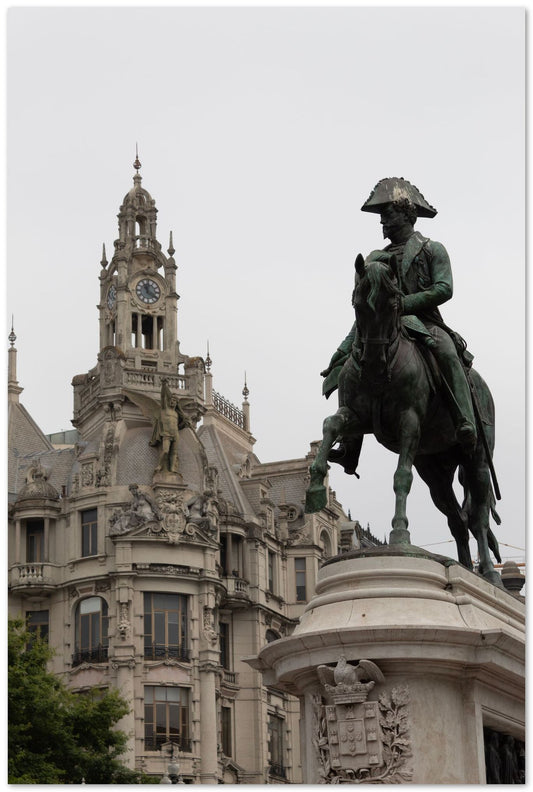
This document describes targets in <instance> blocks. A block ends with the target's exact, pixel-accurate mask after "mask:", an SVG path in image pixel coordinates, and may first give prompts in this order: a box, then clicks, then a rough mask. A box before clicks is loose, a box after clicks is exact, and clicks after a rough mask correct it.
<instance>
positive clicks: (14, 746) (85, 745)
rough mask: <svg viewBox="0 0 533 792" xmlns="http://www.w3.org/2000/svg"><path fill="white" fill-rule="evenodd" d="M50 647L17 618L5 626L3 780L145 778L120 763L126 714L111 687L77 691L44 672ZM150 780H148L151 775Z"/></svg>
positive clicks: (130, 780)
mask: <svg viewBox="0 0 533 792" xmlns="http://www.w3.org/2000/svg"><path fill="white" fill-rule="evenodd" d="M51 656H52V651H51V650H50V649H49V647H48V645H47V644H46V643H45V642H44V641H42V640H41V639H39V638H37V637H35V636H34V635H30V634H29V633H28V632H27V630H26V628H25V625H24V623H23V622H22V621H20V620H10V622H9V628H8V718H9V729H8V776H9V778H8V781H9V783H11V784H62V783H67V784H76V783H78V784H79V783H80V782H81V779H82V777H83V778H84V779H85V782H86V783H87V784H109V783H111V784H128V783H143V782H146V781H149V779H148V778H147V777H146V776H143V774H141V773H137V772H135V771H133V770H129V769H128V768H127V767H125V766H124V765H123V764H122V762H121V761H120V758H119V757H120V756H121V755H122V754H123V753H124V752H125V750H126V740H127V737H126V734H125V733H124V732H121V731H118V730H115V729H113V726H114V725H115V724H116V723H117V722H118V721H119V720H120V719H121V718H122V717H123V716H124V715H126V713H127V712H129V705H128V704H127V702H126V701H125V700H124V699H123V698H121V696H120V695H119V694H118V692H117V691H116V690H112V691H109V692H102V691H98V690H97V691H93V692H89V693H87V694H76V693H73V692H72V691H70V690H69V689H68V688H67V687H66V685H65V684H64V682H63V681H62V680H60V679H58V677H56V676H55V675H54V674H52V673H50V672H49V671H48V670H47V662H48V660H49V659H50V658H51ZM150 780H151V779H150Z"/></svg>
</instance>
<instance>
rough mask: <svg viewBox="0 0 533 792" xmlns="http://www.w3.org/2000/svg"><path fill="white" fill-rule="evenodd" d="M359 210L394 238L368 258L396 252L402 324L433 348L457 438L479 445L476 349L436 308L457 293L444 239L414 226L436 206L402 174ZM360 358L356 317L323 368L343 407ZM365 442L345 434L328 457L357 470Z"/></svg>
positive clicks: (464, 443)
mask: <svg viewBox="0 0 533 792" xmlns="http://www.w3.org/2000/svg"><path fill="white" fill-rule="evenodd" d="M361 210H362V211H363V212H373V213H376V214H379V215H380V217H381V220H380V222H381V225H382V226H383V236H384V238H388V239H390V243H391V244H390V245H388V246H387V247H385V248H384V250H383V251H375V252H374V253H373V254H371V255H370V257H369V258H382V257H385V258H387V256H390V255H392V254H394V255H395V256H396V259H397V261H398V272H399V279H400V283H399V284H398V285H399V287H400V289H401V291H402V292H403V295H404V296H403V298H402V299H403V304H402V315H403V316H402V324H403V326H404V328H405V329H406V330H407V332H408V333H409V335H411V336H413V337H414V338H415V339H416V340H417V341H418V342H424V343H425V344H426V345H427V346H428V347H429V348H430V349H431V351H432V353H433V355H434V357H435V359H436V361H437V364H438V367H439V370H440V374H441V378H442V379H443V381H444V382H443V390H444V393H445V398H446V402H447V404H448V406H449V409H450V413H451V415H452V418H453V422H454V425H455V431H456V438H457V441H458V443H459V444H460V445H461V446H462V447H463V448H464V449H465V450H466V451H470V450H472V449H473V448H474V447H475V444H476V440H477V434H476V422H475V417H474V411H473V407H472V399H471V395H470V387H469V385H468V382H467V378H466V374H465V368H464V367H465V366H466V367H469V366H470V365H471V363H472V355H470V353H469V352H467V351H466V344H465V342H464V341H463V339H462V338H460V336H458V335H457V334H456V333H454V332H453V331H452V330H451V329H450V328H448V327H447V326H446V325H445V324H444V322H443V320H442V316H441V314H440V311H439V309H438V306H439V305H441V304H442V303H444V302H446V301H447V300H449V299H450V298H451V296H452V294H453V282H452V271H451V266H450V259H449V256H448V253H447V252H446V249H445V247H444V246H443V245H441V244H440V242H434V241H432V240H430V239H428V238H427V237H424V236H422V234H420V233H419V232H418V231H415V230H414V224H415V222H416V220H417V218H418V217H435V215H436V214H437V211H436V209H434V208H433V207H432V206H430V205H429V204H428V203H427V201H426V200H425V198H424V196H423V195H422V194H421V193H420V192H419V191H418V189H417V188H416V187H415V186H414V185H412V184H410V182H408V181H406V180H405V179H399V178H391V179H382V180H381V181H380V182H378V184H377V185H376V186H375V188H374V189H373V191H372V193H371V194H370V197H369V198H368V200H367V201H366V202H365V203H364V204H363V206H362V207H361ZM360 358H361V349H360V345H359V341H358V335H357V321H356V322H355V323H354V325H353V327H352V329H351V331H350V333H349V334H348V335H347V336H346V338H345V339H344V341H343V342H342V343H341V344H340V346H339V347H338V349H337V350H336V352H335V353H334V355H333V357H332V358H331V361H330V363H329V366H328V367H327V369H325V370H324V371H322V372H321V373H322V376H323V377H325V380H324V383H323V389H322V390H323V393H324V395H325V396H326V398H327V397H328V396H329V395H330V394H331V393H332V392H333V391H334V390H335V389H336V388H337V387H338V389H339V407H343V406H349V405H350V403H353V396H354V394H355V393H356V392H357V387H358V382H359V376H360ZM361 444H362V437H361V438H360V439H358V440H347V439H345V440H344V441H343V442H342V443H341V445H340V447H339V448H338V449H335V450H332V451H331V452H330V455H329V459H330V460H331V461H335V462H338V463H339V464H341V465H342V466H343V467H344V469H345V470H346V472H347V473H355V470H356V468H357V463H358V460H359V453H360V450H361Z"/></svg>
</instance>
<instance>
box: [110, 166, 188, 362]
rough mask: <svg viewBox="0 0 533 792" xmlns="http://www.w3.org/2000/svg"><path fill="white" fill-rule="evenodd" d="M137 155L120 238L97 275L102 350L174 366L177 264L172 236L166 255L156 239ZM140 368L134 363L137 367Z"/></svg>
mask: <svg viewBox="0 0 533 792" xmlns="http://www.w3.org/2000/svg"><path fill="white" fill-rule="evenodd" d="M140 167H141V163H140V162H139V158H138V157H137V158H136V159H135V163H134V168H135V170H136V173H135V176H134V177H133V187H132V188H131V190H130V191H129V192H128V193H127V195H126V196H125V197H124V201H123V202H122V206H121V207H120V210H119V214H118V229H119V237H118V239H116V240H115V253H114V255H113V258H112V259H111V262H110V263H109V264H108V263H107V260H106V256H105V250H104V254H103V257H102V262H101V263H102V268H103V269H102V273H101V275H100V305H99V310H100V350H103V349H104V348H105V347H107V346H114V347H117V348H119V349H120V350H121V351H122V352H124V353H125V355H126V357H127V358H130V359H131V362H132V363H134V362H135V361H139V359H140V358H143V359H144V360H146V361H152V362H153V361H158V362H160V363H161V364H162V365H163V367H164V368H169V367H170V368H172V367H175V366H176V365H177V364H178V361H179V345H178V342H177V302H178V294H177V293H176V269H177V267H176V263H175V261H174V259H173V254H174V252H175V251H174V248H173V246H172V234H171V236H170V245H169V249H168V257H167V256H165V254H164V253H163V252H162V250H161V244H160V243H159V242H158V240H157V236H156V229H157V209H156V206H155V201H154V199H153V198H152V196H151V195H150V193H149V192H148V191H147V190H145V189H144V188H143V187H142V186H141V181H142V178H141V175H140V173H139V170H140ZM137 367H138V365H137Z"/></svg>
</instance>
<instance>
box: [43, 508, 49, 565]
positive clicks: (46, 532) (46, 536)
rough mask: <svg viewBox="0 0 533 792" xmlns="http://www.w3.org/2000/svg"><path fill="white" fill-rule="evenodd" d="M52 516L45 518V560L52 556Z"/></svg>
mask: <svg viewBox="0 0 533 792" xmlns="http://www.w3.org/2000/svg"><path fill="white" fill-rule="evenodd" d="M49 541H50V517H45V518H44V536H43V561H44V562H46V561H48V560H49V558H50V546H49V544H48V543H49Z"/></svg>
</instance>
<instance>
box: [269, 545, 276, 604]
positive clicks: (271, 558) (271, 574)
mask: <svg viewBox="0 0 533 792" xmlns="http://www.w3.org/2000/svg"><path fill="white" fill-rule="evenodd" d="M274 563H275V556H274V553H273V552H272V551H271V550H269V551H268V590H269V591H270V593H271V594H273V593H274Z"/></svg>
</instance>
